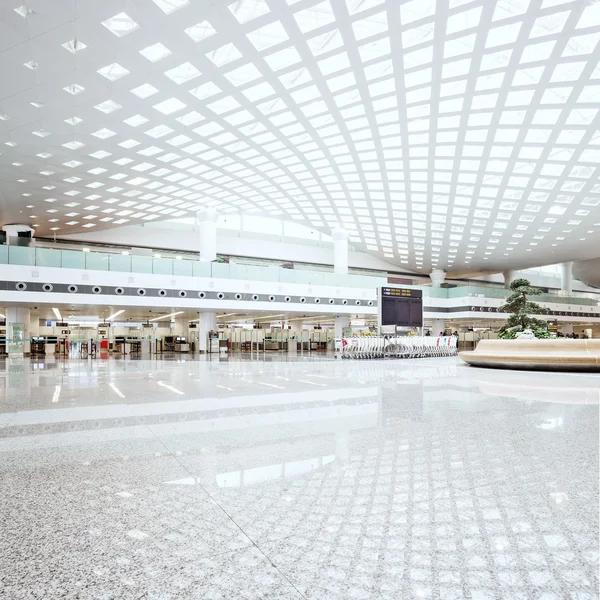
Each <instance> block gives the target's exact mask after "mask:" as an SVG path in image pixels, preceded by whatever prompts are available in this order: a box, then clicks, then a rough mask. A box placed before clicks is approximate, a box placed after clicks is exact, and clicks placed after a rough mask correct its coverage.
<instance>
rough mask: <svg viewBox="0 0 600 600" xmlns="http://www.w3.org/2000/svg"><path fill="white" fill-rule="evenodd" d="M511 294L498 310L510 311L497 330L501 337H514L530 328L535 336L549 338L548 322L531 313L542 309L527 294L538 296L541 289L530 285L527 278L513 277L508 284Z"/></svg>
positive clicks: (537, 313) (539, 312) (536, 312)
mask: <svg viewBox="0 0 600 600" xmlns="http://www.w3.org/2000/svg"><path fill="white" fill-rule="evenodd" d="M510 289H511V291H512V294H511V295H510V296H509V297H508V298H507V299H506V304H503V305H502V306H501V307H500V308H499V309H498V310H500V311H501V312H506V313H512V314H511V315H510V317H508V319H507V321H506V324H505V325H504V326H503V327H502V328H501V329H500V331H499V332H498V336H499V337H500V338H501V339H505V340H507V339H514V338H515V337H516V335H517V332H519V331H525V329H531V330H532V331H533V334H534V335H535V337H536V338H549V337H552V334H551V333H550V332H549V331H548V323H546V321H542V320H541V319H536V318H535V317H532V316H531V315H532V314H533V315H539V314H542V313H543V312H544V309H543V308H542V307H541V306H540V305H539V304H537V303H535V302H530V301H529V300H528V299H527V296H539V295H540V294H541V293H542V290H540V289H538V288H535V287H532V286H531V285H530V284H529V281H528V280H527V279H522V278H519V279H515V280H513V281H512V282H511V284H510Z"/></svg>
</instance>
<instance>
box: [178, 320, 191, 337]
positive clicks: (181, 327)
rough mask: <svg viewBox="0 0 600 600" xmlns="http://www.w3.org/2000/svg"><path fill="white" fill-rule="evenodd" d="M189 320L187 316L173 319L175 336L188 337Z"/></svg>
mask: <svg viewBox="0 0 600 600" xmlns="http://www.w3.org/2000/svg"><path fill="white" fill-rule="evenodd" d="M189 327H190V322H189V320H188V318H187V317H185V318H183V319H182V318H181V317H179V318H177V319H175V327H174V332H175V335H176V336H183V337H186V338H187V337H188V334H189Z"/></svg>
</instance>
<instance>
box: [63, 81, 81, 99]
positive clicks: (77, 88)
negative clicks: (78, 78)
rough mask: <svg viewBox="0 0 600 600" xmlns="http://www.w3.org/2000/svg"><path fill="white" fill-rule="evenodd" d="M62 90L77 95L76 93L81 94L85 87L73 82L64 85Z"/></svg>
mask: <svg viewBox="0 0 600 600" xmlns="http://www.w3.org/2000/svg"><path fill="white" fill-rule="evenodd" d="M63 90H65V92H67V93H69V94H71V95H72V96H77V94H81V92H83V91H84V90H85V88H84V87H83V86H82V85H79V84H77V83H73V84H71V85H68V86H66V87H64V88H63Z"/></svg>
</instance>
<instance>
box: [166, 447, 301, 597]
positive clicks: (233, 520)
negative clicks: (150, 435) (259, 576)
mask: <svg viewBox="0 0 600 600" xmlns="http://www.w3.org/2000/svg"><path fill="white" fill-rule="evenodd" d="M161 443H163V442H162V440H161ZM163 445H164V446H165V448H166V445H165V444H163ZM175 460H177V462H178V463H179V464H180V465H181V467H182V468H183V469H185V470H186V472H187V473H188V475H190V477H194V475H193V473H191V472H190V471H189V469H187V467H186V466H185V464H183V463H182V462H181V461H180V460H179V459H178V457H175ZM196 481H197V483H198V487H199V488H200V489H202V491H203V492H204V493H205V494H206V495H207V496H208V497H209V498H210V499H211V500H212V502H214V504H215V505H216V506H217V507H218V508H219V509H220V510H221V512H222V513H223V514H224V515H225V516H226V517H227V518H228V519H229V520H230V521H231V522H232V523H233V524H234V525H235V527H237V528H238V529H239V530H240V531H241V532H242V533H243V535H244V536H245V537H246V538H247V539H248V541H249V542H250V546H248V548H251V547H254V548H256V550H257V551H258V552H260V553H261V554H262V556H263V557H264V558H265V559H266V560H267V561H268V562H269V564H270V565H271V566H272V567H273V568H274V569H275V570H276V571H277V572H278V573H279V575H280V576H281V577H282V579H284V580H285V581H286V582H287V583H288V585H290V586H291V587H292V588H293V589H294V590H295V591H296V593H297V594H298V595H299V596H300V597H301V598H305V599H306V600H308V599H307V598H306V596H305V595H304V594H302V592H301V591H300V590H299V589H298V588H297V587H296V585H295V584H294V583H293V582H292V581H291V580H290V578H289V577H288V576H287V575H286V574H285V573H284V572H283V571H282V570H281V569H280V568H279V567H278V566H277V565H276V564H275V563H274V562H273V560H272V559H271V558H270V557H269V556H268V555H267V554H266V553H265V551H264V550H263V549H262V548H261V547H260V546H259V544H258V543H257V542H256V541H254V540H253V539H252V538H251V537H250V535H249V534H248V532H247V531H246V530H245V529H244V528H243V527H242V526H241V525H240V524H239V523H238V522H237V521H236V520H235V519H234V518H233V516H232V515H231V514H229V512H228V511H227V510H226V508H225V507H224V506H223V505H222V504H221V503H220V502H218V501H217V499H216V498H215V497H214V496H213V495H212V494H211V493H210V492H209V490H208V489H206V488H205V487H204V486H203V485H202V484H201V483H200V481H199V479H196Z"/></svg>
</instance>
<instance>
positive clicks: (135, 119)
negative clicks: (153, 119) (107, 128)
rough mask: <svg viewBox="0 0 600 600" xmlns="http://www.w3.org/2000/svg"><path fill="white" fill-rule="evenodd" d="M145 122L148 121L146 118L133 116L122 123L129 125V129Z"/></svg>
mask: <svg viewBox="0 0 600 600" xmlns="http://www.w3.org/2000/svg"><path fill="white" fill-rule="evenodd" d="M147 122H148V119H146V117H142V115H133V117H129V119H124V120H123V123H125V124H127V125H130V126H131V127H138V126H139V125H143V124H144V123H147Z"/></svg>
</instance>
